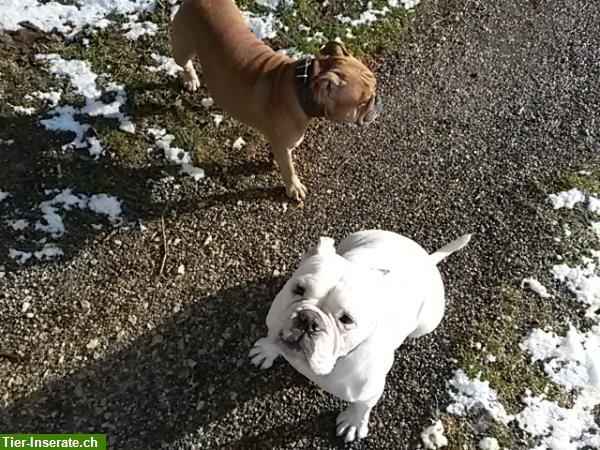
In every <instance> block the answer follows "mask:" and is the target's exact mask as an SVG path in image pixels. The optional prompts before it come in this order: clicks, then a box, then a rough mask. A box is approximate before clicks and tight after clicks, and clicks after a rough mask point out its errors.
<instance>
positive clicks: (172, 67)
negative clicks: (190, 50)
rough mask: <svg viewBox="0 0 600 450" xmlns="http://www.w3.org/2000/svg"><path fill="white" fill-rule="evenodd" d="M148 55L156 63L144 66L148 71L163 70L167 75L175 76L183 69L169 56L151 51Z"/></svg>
mask: <svg viewBox="0 0 600 450" xmlns="http://www.w3.org/2000/svg"><path fill="white" fill-rule="evenodd" d="M150 57H151V58H152V59H153V60H154V61H155V62H156V64H157V65H156V66H146V69H148V71H150V72H164V73H166V74H167V75H169V76H172V77H176V76H177V73H178V72H181V71H182V70H183V68H182V67H180V66H179V65H177V63H176V62H175V60H174V59H173V58H171V57H169V56H163V55H159V54H158V53H151V54H150Z"/></svg>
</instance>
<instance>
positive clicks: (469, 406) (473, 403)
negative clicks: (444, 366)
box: [446, 369, 512, 424]
mask: <svg viewBox="0 0 600 450" xmlns="http://www.w3.org/2000/svg"><path fill="white" fill-rule="evenodd" d="M448 383H449V385H450V386H451V387H452V389H451V390H450V392H449V393H450V397H451V398H452V400H454V403H452V404H451V405H449V406H448V408H447V409H446V411H447V412H448V413H450V414H455V415H458V416H462V415H465V414H468V413H471V414H477V413H478V412H481V411H485V412H487V414H488V415H489V416H490V417H491V418H492V419H494V420H495V421H498V422H501V423H504V424H506V423H508V422H510V421H511V420H512V416H509V415H508V414H507V413H506V410H505V409H504V406H503V405H502V404H501V403H500V402H499V401H498V394H497V393H496V391H495V390H494V389H492V388H491V387H490V383H489V381H481V380H480V379H479V378H476V379H470V378H469V377H468V376H467V374H466V373H465V372H464V371H463V370H462V369H458V370H456V371H455V372H454V377H453V378H452V379H451V380H450V381H449V382H448Z"/></svg>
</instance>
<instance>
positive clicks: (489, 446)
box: [477, 437, 500, 450]
mask: <svg viewBox="0 0 600 450" xmlns="http://www.w3.org/2000/svg"><path fill="white" fill-rule="evenodd" d="M477 447H479V448H480V449H481V450H500V446H499V445H498V441H497V440H496V438H493V437H485V438H483V439H482V440H480V441H479V443H478V444H477Z"/></svg>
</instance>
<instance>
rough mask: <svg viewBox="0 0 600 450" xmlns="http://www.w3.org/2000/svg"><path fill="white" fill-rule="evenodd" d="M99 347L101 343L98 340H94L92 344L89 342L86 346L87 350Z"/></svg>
mask: <svg viewBox="0 0 600 450" xmlns="http://www.w3.org/2000/svg"><path fill="white" fill-rule="evenodd" d="M98 345H100V341H99V340H98V339H96V338H94V339H92V340H91V341H90V342H88V344H87V345H86V346H85V348H87V349H89V350H93V349H95V348H96V347H98Z"/></svg>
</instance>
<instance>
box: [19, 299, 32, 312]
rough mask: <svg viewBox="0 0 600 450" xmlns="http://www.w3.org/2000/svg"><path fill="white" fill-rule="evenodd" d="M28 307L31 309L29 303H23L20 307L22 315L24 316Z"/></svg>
mask: <svg viewBox="0 0 600 450" xmlns="http://www.w3.org/2000/svg"><path fill="white" fill-rule="evenodd" d="M30 307H31V303H29V302H23V304H22V305H21V312H22V313H23V314H25V313H26V312H27V310H28V309H29V308H30Z"/></svg>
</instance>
